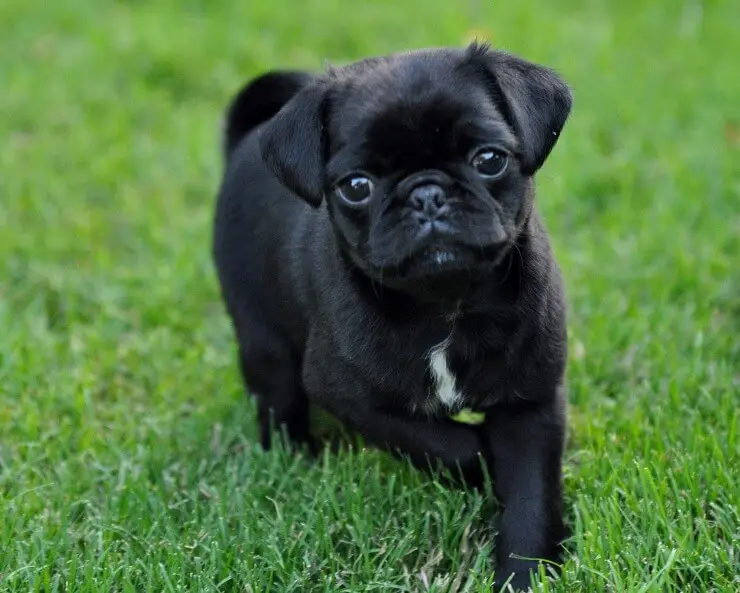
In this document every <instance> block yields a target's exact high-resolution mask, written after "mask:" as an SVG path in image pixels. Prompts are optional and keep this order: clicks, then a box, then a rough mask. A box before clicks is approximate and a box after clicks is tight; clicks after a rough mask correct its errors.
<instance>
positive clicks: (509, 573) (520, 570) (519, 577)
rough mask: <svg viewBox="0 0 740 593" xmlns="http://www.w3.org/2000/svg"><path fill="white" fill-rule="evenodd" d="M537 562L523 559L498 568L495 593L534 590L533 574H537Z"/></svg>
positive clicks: (494, 583) (494, 582)
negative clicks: (532, 583)
mask: <svg viewBox="0 0 740 593" xmlns="http://www.w3.org/2000/svg"><path fill="white" fill-rule="evenodd" d="M537 568H538V565H537V563H536V562H530V561H521V562H517V563H516V564H510V565H506V564H505V565H503V566H501V567H499V568H496V576H495V578H494V580H493V593H499V592H502V593H510V592H513V591H517V592H518V591H532V585H531V582H532V575H535V576H536V575H537Z"/></svg>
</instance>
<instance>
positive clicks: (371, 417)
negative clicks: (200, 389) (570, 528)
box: [214, 45, 571, 587]
mask: <svg viewBox="0 0 740 593" xmlns="http://www.w3.org/2000/svg"><path fill="white" fill-rule="evenodd" d="M570 105H571V97H570V92H569V91H568V89H567V87H566V86H565V84H564V83H563V82H562V81H561V80H560V79H559V78H558V77H557V76H556V75H555V74H554V73H552V72H551V71H550V70H547V69H545V68H543V67H541V66H536V65H534V64H531V63H528V62H525V61H523V60H520V59H518V58H515V57H513V56H510V55H507V54H504V53H501V52H494V51H491V50H489V49H488V48H486V47H481V46H477V45H474V46H471V47H469V48H467V49H459V50H458V49H433V50H424V51H418V52H412V53H406V54H398V55H392V56H388V57H384V58H374V59H370V60H366V61H363V62H358V63H356V64H353V65H350V66H347V67H345V68H340V69H336V70H332V71H330V72H327V73H324V74H317V75H309V74H303V75H301V74H297V73H289V72H286V73H280V72H274V73H271V74H269V75H267V76H263V77H261V78H258V79H256V81H254V82H252V83H250V84H248V85H247V86H246V87H245V89H243V90H242V91H241V93H240V94H239V96H238V98H237V99H236V101H235V102H234V103H232V107H231V109H230V112H229V114H228V118H227V130H226V147H227V154H228V159H227V166H226V172H225V175H224V179H223V182H222V186H221V188H220V192H219V199H218V206H217V212H216V220H215V235H214V256H215V261H216V265H217V269H218V274H219V279H220V282H221V287H222V293H223V297H224V300H225V302H226V306H227V308H228V312H229V314H230V316H231V318H232V320H233V324H234V328H235V331H236V337H237V342H238V345H239V353H240V361H241V368H242V372H243V375H244V379H245V383H246V385H247V386H248V388H249V390H250V392H251V393H253V394H254V395H255V396H256V397H257V398H258V408H259V422H260V430H261V442H262V445H263V446H264V447H265V448H269V447H270V443H271V440H270V439H271V434H270V428H271V423H274V424H275V425H281V426H283V428H284V429H285V430H286V432H287V434H288V436H289V438H290V439H291V440H292V441H294V442H296V443H302V444H305V445H308V446H309V447H310V448H311V449H314V448H315V446H316V443H315V442H314V439H313V437H312V435H311V434H310V431H309V424H308V406H309V403H308V402H309V400H310V401H311V402H313V403H315V404H317V405H319V406H321V407H323V408H325V409H326V410H328V411H329V412H331V413H332V414H334V415H335V416H337V417H338V418H339V419H340V420H342V421H343V422H344V423H345V424H346V425H348V426H349V427H350V428H351V429H354V430H356V431H358V432H359V433H361V434H362V435H363V436H364V437H365V439H367V440H368V441H370V442H373V443H375V444H377V445H379V446H382V447H385V448H387V449H388V450H391V451H394V452H396V453H399V454H402V455H404V456H406V457H408V458H409V459H410V460H411V461H412V462H413V463H414V464H415V465H416V466H418V467H420V468H428V467H429V465H430V462H433V463H437V462H440V463H441V464H442V465H443V466H444V467H446V468H448V469H452V470H458V469H459V470H460V471H461V472H462V475H463V476H464V478H465V479H466V480H467V481H469V482H470V483H472V484H475V485H480V484H481V483H482V480H483V475H484V474H483V472H482V471H481V458H482V459H483V460H484V461H485V463H487V465H488V469H489V470H490V474H491V475H492V476H493V478H494V484H493V487H494V492H495V493H496V495H497V497H498V499H499V501H500V503H501V505H502V507H503V511H502V514H501V525H500V532H499V536H498V541H497V557H498V568H497V570H496V576H497V579H496V580H497V583H503V582H504V581H505V580H506V579H507V578H509V577H510V576H512V575H513V581H512V582H513V583H514V584H515V585H516V586H518V587H526V585H527V584H528V582H529V571H530V569H532V570H534V569H536V566H537V563H536V562H535V561H529V560H521V559H518V558H515V557H512V555H519V556H525V557H530V558H545V559H548V560H556V559H558V558H559V550H560V543H561V541H562V539H563V537H564V536H565V533H566V532H565V526H564V523H563V518H562V508H561V507H562V493H561V458H562V450H563V442H564V438H565V397H564V394H563V376H564V372H565V361H566V326H565V306H564V295H563V290H562V285H561V279H560V273H559V271H558V268H557V265H556V264H555V262H554V260H553V256H552V253H551V249H550V244H549V241H548V237H547V233H546V231H545V228H544V225H543V223H542V221H541V219H540V217H539V215H538V213H537V211H536V210H535V208H534V203H533V201H534V178H533V174H534V172H536V171H537V170H538V169H539V168H540V167H541V166H542V164H543V163H544V161H545V159H546V158H547V156H548V154H549V153H550V151H551V149H552V147H553V146H554V145H555V143H556V141H557V139H558V137H559V134H560V131H561V129H562V127H563V125H564V123H565V121H566V118H567V116H568V113H569V111H570ZM488 146H493V147H495V148H496V150H499V151H502V152H499V153H497V154H499V155H501V154H503V155H509V156H508V168H507V169H506V170H505V173H504V174H503V175H502V176H501V177H500V178H497V179H488V178H482V177H481V176H480V174H479V173H478V172H476V170H475V169H474V168H473V167H472V165H471V164H470V163H471V156H472V155H474V154H476V151H477V150H480V149H481V148H484V147H488ZM499 158H502V159H503V158H505V157H499ZM497 162H502V161H497ZM358 172H359V173H361V174H362V175H364V176H366V177H367V178H369V179H371V180H372V182H373V183H374V186H373V190H372V192H371V194H370V197H369V200H368V201H367V203H363V204H360V205H358V204H348V203H346V202H345V201H343V200H342V199H341V196H340V195H339V194H338V192H337V191H336V186H337V184H338V183H340V182H342V180H343V179H346V177H347V175H351V174H359V173H358ZM419 188H422V189H421V190H420V189H419ZM424 188H432V190H433V191H431V193H430V192H429V191H428V190H427V189H424ZM417 190H418V191H417ZM420 192H421V193H420ZM425 192H426V193H425ZM435 192H436V193H435ZM419 196H422V197H423V196H436V198H435V199H437V198H439V200H438V202H434V205H431V206H429V211H427V209H421V206H420V205H419V204H420V202H419V199H420V198H419ZM299 197H300V198H303V200H305V202H304V201H301V199H299ZM306 202H307V203H308V204H307V203H306ZM430 204H431V202H430ZM425 208H426V206H425ZM430 213H431V214H430ZM441 343H444V344H446V350H445V352H446V355H445V357H444V360H446V361H447V364H448V367H449V369H450V370H451V372H452V375H453V376H454V377H455V381H456V387H457V392H458V393H460V394H461V398H460V400H459V401H456V402H451V403H449V405H445V404H443V402H441V401H440V400H439V399H435V398H434V397H432V396H431V394H433V393H434V392H435V383H434V377H433V374H432V372H431V369H430V363H429V361H430V358H429V356H430V352H432V351H433V349H434V348H435V347H439V346H440V344H441ZM462 406H465V407H471V408H476V409H479V410H483V411H485V412H486V414H487V420H486V422H485V424H484V425H482V426H479V427H473V426H469V425H465V424H459V423H456V422H453V421H452V420H450V419H449V418H448V416H449V414H450V413H451V412H454V411H456V410H458V409H459V408H460V407H462Z"/></svg>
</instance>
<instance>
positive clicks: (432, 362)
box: [427, 338, 464, 411]
mask: <svg viewBox="0 0 740 593" xmlns="http://www.w3.org/2000/svg"><path fill="white" fill-rule="evenodd" d="M449 349H450V338H447V339H445V340H443V341H442V342H440V343H439V344H437V345H436V346H434V347H433V348H432V349H431V350H429V353H428V354H427V359H428V368H429V375H430V379H431V386H430V391H431V394H430V395H431V400H432V401H430V402H429V404H430V407H432V408H435V407H438V406H442V407H443V408H445V409H447V410H450V411H452V410H455V409H457V407H458V406H459V405H460V404H461V402H462V401H463V399H464V398H463V394H462V393H461V391H460V381H459V379H458V377H457V375H456V374H455V373H454V372H453V371H452V368H451V366H450V360H449V358H450V352H449Z"/></svg>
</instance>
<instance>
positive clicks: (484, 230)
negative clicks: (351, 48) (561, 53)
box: [261, 46, 571, 297]
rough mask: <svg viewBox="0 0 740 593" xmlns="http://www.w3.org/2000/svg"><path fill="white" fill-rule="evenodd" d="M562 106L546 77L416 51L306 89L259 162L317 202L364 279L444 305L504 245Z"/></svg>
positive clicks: (565, 95)
mask: <svg viewBox="0 0 740 593" xmlns="http://www.w3.org/2000/svg"><path fill="white" fill-rule="evenodd" d="M570 104H571V98H570V93H569V91H568V89H567V87H566V86H565V85H564V83H562V82H561V81H560V79H559V78H557V77H556V76H555V75H554V74H553V73H552V72H551V71H549V70H547V69H545V68H542V67H539V66H536V65H533V64H530V63H528V62H524V61H522V60H519V59H517V58H514V57H512V56H509V55H507V54H503V53H499V52H491V51H488V50H487V49H486V48H484V47H480V46H471V47H470V48H468V49H467V50H426V51H420V52H414V53H409V54H400V55H395V56H391V57H388V58H380V59H371V60H366V61H364V62H359V63H356V64H353V65H351V66H348V67H345V68H342V69H339V70H334V71H332V72H329V73H328V74H327V75H325V76H323V77H320V78H317V79H316V80H315V81H314V82H312V83H310V84H309V85H308V86H306V87H305V88H304V89H303V90H301V91H300V92H299V93H298V94H297V95H296V96H295V97H294V98H293V99H292V100H291V101H290V102H289V103H288V104H287V105H286V106H285V107H284V108H283V109H282V110H281V112H280V113H279V114H278V115H277V116H275V118H274V119H273V120H272V122H271V124H270V125H269V126H268V127H267V128H266V129H265V130H264V132H263V136H262V141H261V142H262V150H263V156H264V158H265V161H266V163H267V164H268V166H269V167H270V168H271V170H272V171H273V172H274V173H275V174H276V175H277V177H278V178H279V179H280V180H281V181H282V182H283V183H284V184H285V185H286V186H287V187H289V188H290V189H292V190H293V191H294V192H296V193H297V194H298V195H300V196H302V197H303V198H304V199H306V200H307V201H308V202H309V203H311V204H313V205H314V206H319V205H320V204H321V203H322V200H324V199H325V200H326V205H327V209H328V212H329V215H330V217H331V220H332V224H333V228H334V231H335V233H336V238H337V242H338V245H339V246H340V248H341V249H343V250H344V251H345V253H346V254H347V256H348V257H349V258H350V259H351V261H352V262H353V263H354V265H356V266H357V267H359V268H360V269H361V270H363V271H364V272H365V273H366V274H367V275H368V276H370V277H371V278H372V279H373V280H375V281H377V282H380V283H383V284H387V285H389V286H393V287H395V288H398V289H401V290H406V291H409V292H412V293H418V292H426V293H429V292H430V291H431V292H432V293H434V291H436V290H439V291H440V292H445V293H447V294H449V292H450V290H451V289H452V290H453V292H454V288H455V286H456V285H461V286H462V285H464V284H465V280H466V279H469V278H470V277H476V276H482V275H485V274H487V273H489V272H490V270H491V268H492V267H494V266H495V265H496V264H497V263H498V262H500V261H501V260H502V258H503V257H504V256H505V255H506V253H507V252H508V250H509V249H510V248H511V246H512V245H513V243H514V241H515V240H516V238H517V237H518V235H519V234H520V231H521V228H522V225H523V224H525V223H526V220H527V217H528V215H529V212H530V210H531V206H532V204H531V202H532V199H533V191H532V175H533V174H534V173H535V172H536V171H537V169H539V167H540V166H541V165H542V164H543V162H544V161H545V159H546V158H547V156H548V154H549V152H550V150H551V149H552V147H553V146H554V144H555V141H556V140H557V137H558V136H559V133H560V130H561V129H562V127H563V125H564V123H565V120H566V118H567V116H568V113H569V111H570ZM427 296H432V297H433V296H434V295H433V294H431V295H429V294H427Z"/></svg>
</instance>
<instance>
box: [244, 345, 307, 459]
mask: <svg viewBox="0 0 740 593" xmlns="http://www.w3.org/2000/svg"><path fill="white" fill-rule="evenodd" d="M252 337H254V333H252ZM239 363H240V367H241V372H242V376H243V378H244V382H245V385H246V387H247V389H248V390H249V391H250V392H251V393H252V394H253V395H254V396H255V398H256V399H257V411H258V421H259V431H260V443H261V445H262V447H263V448H264V449H265V450H269V449H270V448H271V446H272V433H273V430H278V431H280V432H282V433H283V434H284V435H285V436H286V437H287V439H288V441H289V442H290V443H291V444H293V445H296V446H298V447H303V446H306V447H308V449H309V451H310V452H312V453H313V452H315V443H314V439H313V438H312V437H311V434H310V422H309V405H308V398H307V396H306V393H305V392H304V391H303V387H302V386H301V380H300V359H299V357H298V356H296V355H295V354H294V353H293V352H292V351H291V350H290V348H289V346H288V345H287V344H286V343H285V342H284V341H282V340H280V339H276V338H274V337H271V338H269V339H265V336H262V339H259V340H254V339H249V340H240V348H239Z"/></svg>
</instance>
